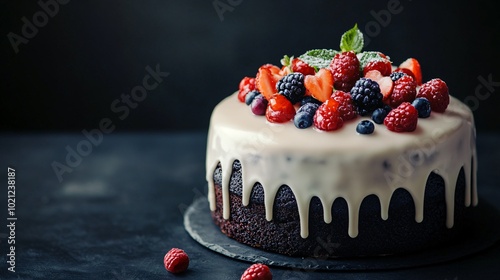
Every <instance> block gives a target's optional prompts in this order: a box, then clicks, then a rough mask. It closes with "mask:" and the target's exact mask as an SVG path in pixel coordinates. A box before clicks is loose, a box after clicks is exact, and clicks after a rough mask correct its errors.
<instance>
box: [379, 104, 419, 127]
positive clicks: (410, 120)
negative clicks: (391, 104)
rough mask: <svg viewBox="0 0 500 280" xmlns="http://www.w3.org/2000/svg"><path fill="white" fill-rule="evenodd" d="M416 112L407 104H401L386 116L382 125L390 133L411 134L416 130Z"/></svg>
mask: <svg viewBox="0 0 500 280" xmlns="http://www.w3.org/2000/svg"><path fill="white" fill-rule="evenodd" d="M417 122H418V111H417V109H415V107H413V105H411V104H410V103H409V102H403V103H401V104H400V105H399V106H398V107H397V108H395V109H393V110H392V111H390V112H389V114H387V116H386V117H385V119H384V124H385V126H386V127H387V129H389V130H390V131H394V132H412V131H414V130H415V129H416V128H417Z"/></svg>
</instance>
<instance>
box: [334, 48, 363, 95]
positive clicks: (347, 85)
mask: <svg viewBox="0 0 500 280" xmlns="http://www.w3.org/2000/svg"><path fill="white" fill-rule="evenodd" d="M330 71H332V74H333V80H334V81H335V82H334V88H335V89H337V90H341V91H345V92H349V91H350V90H351V88H352V87H353V86H354V83H356V81H357V80H358V79H359V60H358V58H357V57H356V54H355V53H354V52H353V51H349V52H342V53H338V54H336V55H335V56H334V57H333V60H332V62H331V63H330Z"/></svg>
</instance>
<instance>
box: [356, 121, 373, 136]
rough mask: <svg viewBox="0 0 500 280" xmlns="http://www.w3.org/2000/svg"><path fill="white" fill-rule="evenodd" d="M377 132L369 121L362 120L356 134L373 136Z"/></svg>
mask: <svg viewBox="0 0 500 280" xmlns="http://www.w3.org/2000/svg"><path fill="white" fill-rule="evenodd" d="M374 130H375V125H374V124H373V123H372V122H371V121H369V120H362V121H360V122H359V123H358V125H357V126H356V132H357V133H359V134H372V133H373V131H374Z"/></svg>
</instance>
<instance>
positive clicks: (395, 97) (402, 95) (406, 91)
mask: <svg viewBox="0 0 500 280" xmlns="http://www.w3.org/2000/svg"><path fill="white" fill-rule="evenodd" d="M416 94H417V83H416V82H415V79H413V78H412V77H410V76H408V75H403V76H402V77H401V78H399V79H397V80H396V81H395V82H394V87H393V89H392V93H391V94H390V95H389V98H388V99H387V100H386V101H385V102H386V103H388V104H389V105H390V106H391V107H393V108H396V107H398V106H399V104H401V103H403V102H412V101H413V100H414V99H415V95H416Z"/></svg>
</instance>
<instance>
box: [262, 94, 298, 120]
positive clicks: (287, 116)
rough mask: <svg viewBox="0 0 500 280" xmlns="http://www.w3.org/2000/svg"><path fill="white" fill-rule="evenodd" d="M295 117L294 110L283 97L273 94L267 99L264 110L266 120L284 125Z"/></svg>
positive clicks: (290, 103)
mask: <svg viewBox="0 0 500 280" xmlns="http://www.w3.org/2000/svg"><path fill="white" fill-rule="evenodd" d="M293 116H295V108H294V107H293V104H292V102H290V100H288V99H287V98H286V97H285V96H284V95H281V94H275V95H273V97H271V99H269V104H268V105H267V109H266V118H267V120H268V121H270V122H272V123H284V122H287V121H289V120H291V119H293Z"/></svg>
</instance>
